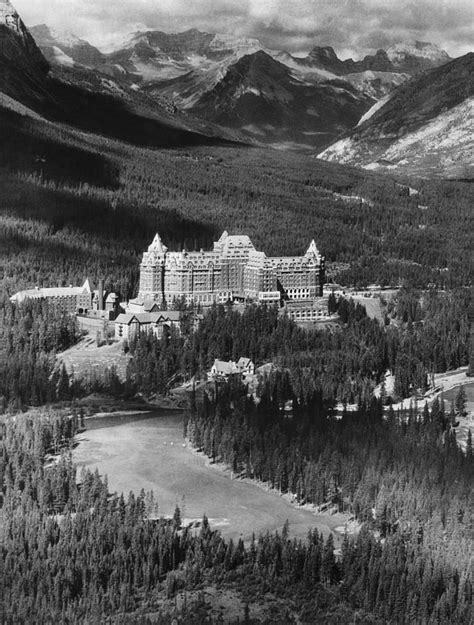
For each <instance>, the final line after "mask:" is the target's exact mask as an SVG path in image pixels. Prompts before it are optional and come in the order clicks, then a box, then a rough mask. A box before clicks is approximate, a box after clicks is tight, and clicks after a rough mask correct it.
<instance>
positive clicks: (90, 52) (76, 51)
mask: <svg viewBox="0 0 474 625" xmlns="http://www.w3.org/2000/svg"><path fill="white" fill-rule="evenodd" d="M30 33H31V35H32V37H33V38H34V40H35V41H36V43H37V45H38V46H39V48H40V49H41V51H42V53H43V55H44V56H45V58H46V59H47V60H48V61H49V62H50V63H52V64H58V65H63V64H66V65H69V63H68V62H67V61H66V62H65V59H70V60H72V61H73V63H78V64H79V65H85V66H86V67H96V66H99V65H101V64H102V63H103V62H104V58H105V57H104V55H103V54H102V52H100V51H99V50H98V49H97V48H95V47H94V46H92V45H91V44H90V43H89V42H87V41H85V40H84V39H79V38H78V37H76V36H75V35H73V34H71V33H66V32H59V31H56V30H53V29H51V28H49V27H48V26H46V24H41V25H38V26H33V27H32V28H30Z"/></svg>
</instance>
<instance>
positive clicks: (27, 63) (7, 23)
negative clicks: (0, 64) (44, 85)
mask: <svg viewBox="0 0 474 625" xmlns="http://www.w3.org/2000/svg"><path fill="white" fill-rule="evenodd" d="M2 27H3V28H2ZM0 28H2V31H0V39H1V41H0V43H1V48H0V49H1V53H2V57H3V59H4V62H8V63H10V64H12V63H13V64H15V62H16V64H17V65H18V67H21V69H22V70H23V71H31V70H32V71H33V72H37V71H39V72H40V73H41V74H46V73H47V72H48V71H49V65H48V63H47V61H46V59H45V58H44V56H43V55H42V54H41V52H40V50H39V49H38V47H37V46H36V43H35V41H34V39H33V37H32V36H31V35H30V33H29V31H28V29H27V28H26V26H25V25H24V23H23V21H22V19H21V18H20V16H19V15H18V13H17V11H16V9H15V7H14V6H13V5H12V3H11V2H10V0H0Z"/></svg>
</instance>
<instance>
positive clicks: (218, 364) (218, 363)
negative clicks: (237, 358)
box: [213, 359, 238, 375]
mask: <svg viewBox="0 0 474 625" xmlns="http://www.w3.org/2000/svg"><path fill="white" fill-rule="evenodd" d="M213 368H215V370H216V372H217V373H218V374H219V375H232V374H233V373H237V372H238V371H237V368H236V366H235V362H226V361H225V360H217V359H216V360H215V361H214V367H213Z"/></svg>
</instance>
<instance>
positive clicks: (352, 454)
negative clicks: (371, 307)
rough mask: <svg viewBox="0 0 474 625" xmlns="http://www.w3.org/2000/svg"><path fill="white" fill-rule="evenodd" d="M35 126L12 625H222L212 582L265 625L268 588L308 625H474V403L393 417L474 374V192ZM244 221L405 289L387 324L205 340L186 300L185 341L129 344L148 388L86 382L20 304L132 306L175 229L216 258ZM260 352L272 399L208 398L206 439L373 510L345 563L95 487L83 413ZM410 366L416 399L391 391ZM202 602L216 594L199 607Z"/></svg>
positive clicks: (3, 262)
mask: <svg viewBox="0 0 474 625" xmlns="http://www.w3.org/2000/svg"><path fill="white" fill-rule="evenodd" d="M18 123H20V122H18ZM10 127H11V126H10ZM15 133H17V134H18V133H19V134H18V137H20V139H19V140H18V141H16V139H15V136H17V135H15ZM13 134H14V136H10V137H9V141H8V145H9V146H10V147H11V150H9V149H7V143H6V142H2V144H1V145H0V185H1V188H2V194H1V196H0V271H1V276H2V277H1V291H0V412H2V413H6V414H4V415H3V416H2V417H0V419H1V421H0V434H1V456H0V485H1V500H0V505H1V509H0V536H1V540H0V553H1V558H2V571H3V573H4V574H3V575H2V577H1V580H0V584H2V587H1V594H2V597H3V598H4V601H3V602H2V604H1V609H2V610H3V612H2V613H1V620H2V622H5V623H8V624H12V625H14V624H15V625H16V624H17V623H31V622H38V623H48V622H55V621H56V622H61V623H95V622H98V623H99V622H111V623H112V622H114V623H144V624H145V623H146V624H148V623H151V622H154V623H163V624H168V623H172V622H173V619H174V618H175V617H177V618H179V619H180V621H179V622H180V623H188V624H190V625H191V624H193V623H195V624H198V623H206V622H208V623H211V622H212V619H211V617H210V616H208V610H207V606H206V600H205V598H204V594H202V593H203V590H204V589H205V588H209V587H210V588H214V589H216V590H222V589H231V590H232V591H233V592H236V593H237V594H238V596H239V597H240V598H241V603H242V614H241V615H240V616H239V617H238V619H237V618H236V620H235V622H236V623H237V622H241V623H256V622H258V620H257V617H256V616H255V617H254V616H253V615H254V614H255V610H256V605H257V604H258V602H259V601H260V599H261V597H271V598H272V599H274V600H275V610H276V611H277V612H278V614H277V616H278V618H280V622H285V623H291V622H303V623H308V624H309V623H325V624H326V623H347V622H355V623H371V624H379V623H380V625H381V624H382V623H387V622H392V623H409V622H410V623H417V622H419V623H433V624H434V623H439V624H446V625H447V624H448V623H449V624H451V623H459V624H460V625H463V624H464V623H465V624H466V625H467V624H468V623H470V622H472V618H473V615H472V571H471V569H470V562H469V554H470V551H469V547H470V544H472V543H471V541H472V531H473V527H472V519H473V510H472V478H473V454H472V440H471V439H470V438H469V439H468V444H467V449H466V453H464V452H462V451H461V450H460V448H459V446H458V445H457V444H456V438H455V433H454V430H453V428H452V425H453V423H454V422H455V421H456V419H457V417H458V413H459V411H460V410H461V409H462V403H463V400H462V397H461V398H459V399H458V401H457V402H456V403H453V405H451V406H445V405H444V402H443V401H442V400H441V401H437V402H434V404H433V405H432V407H431V408H430V409H428V408H425V410H424V411H423V412H422V414H416V412H415V411H414V410H410V411H408V412H405V413H404V414H397V413H396V412H394V411H393V410H390V409H389V411H388V413H387V415H388V418H386V419H384V418H383V410H384V408H385V407H386V406H384V404H386V405H390V403H391V402H392V401H395V400H397V399H398V398H400V397H404V396H407V395H409V394H411V393H423V392H424V391H425V390H426V388H427V385H428V383H429V381H430V376H431V375H432V374H433V373H435V372H439V371H445V370H448V369H455V368H457V367H460V366H462V365H466V364H467V362H468V353H467V350H468V337H469V321H468V317H467V310H468V306H469V290H468V287H469V285H470V280H471V275H472V274H471V271H472V262H471V261H472V259H471V249H470V247H471V234H470V233H471V232H472V226H473V224H472V219H473V218H472V210H471V205H472V191H471V188H470V186H469V185H468V184H467V183H463V182H459V181H438V182H434V181H428V180H417V181H408V180H402V179H396V178H391V177H381V176H379V175H376V174H374V173H372V172H364V171H358V170H355V169H351V168H349V167H343V166H337V165H333V164H330V163H322V162H319V161H317V160H316V159H312V158H308V157H305V156H300V155H295V154H291V155H289V154H286V153H285V152H278V151H272V150H262V149H260V148H250V147H235V146H234V147H231V146H228V147H205V146H202V147H192V146H189V147H186V146H182V147H179V148H176V149H174V150H167V151H164V150H151V149H146V148H136V147H132V146H130V145H127V144H126V143H122V142H119V141H114V140H112V139H109V138H105V137H98V136H93V135H88V134H86V133H79V132H78V131H74V130H72V129H71V128H68V127H66V126H60V125H56V126H54V125H49V124H46V123H44V124H43V123H40V122H38V121H37V120H31V119H26V118H25V119H24V120H22V121H21V124H20V126H19V127H17V128H16V130H15V131H14V133H13ZM58 146H59V147H61V149H58ZM414 187H416V188H414ZM224 229H226V230H229V231H230V232H233V233H239V232H242V233H246V234H248V235H249V236H250V237H251V239H252V241H253V243H254V244H255V246H256V247H257V248H258V249H262V250H263V251H265V252H266V253H267V254H300V253H302V252H304V250H305V249H306V247H307V245H308V243H309V241H310V240H311V239H312V238H314V239H315V240H316V242H317V244H318V247H319V248H320V250H321V252H322V253H323V254H324V255H325V256H326V259H327V266H328V277H329V279H330V280H334V281H335V282H339V283H341V284H342V285H344V286H355V287H365V286H367V285H369V284H371V283H376V284H379V285H381V286H385V285H390V286H395V287H400V291H399V294H398V296H397V298H396V299H395V300H394V301H393V302H387V307H386V312H385V319H384V323H383V324H380V323H379V322H378V321H376V320H373V319H370V318H369V317H368V316H367V314H366V312H365V310H364V309H363V308H362V307H361V306H358V305H357V304H355V303H354V302H352V301H348V300H346V299H338V298H336V297H331V298H330V302H329V305H330V309H331V311H333V312H337V313H338V315H339V318H340V322H339V324H338V325H337V328H335V329H334V331H332V332H327V331H320V330H304V329H302V328H299V327H298V326H296V325H295V324H294V323H293V322H292V321H290V320H289V319H288V318H287V317H285V316H284V315H283V316H282V315H280V314H279V312H278V310H277V309H276V308H266V307H259V308H257V307H249V308H248V309H247V310H246V311H245V312H244V313H239V312H237V311H236V310H235V309H234V308H233V307H232V306H215V307H213V308H211V309H210V310H209V311H208V312H207V314H206V315H205V316H204V318H203V320H202V321H201V323H200V324H199V327H198V329H197V331H196V332H192V331H191V329H190V328H191V323H190V319H189V314H192V312H193V311H189V310H187V309H186V307H184V306H183V307H182V308H183V311H182V331H181V333H178V332H173V331H172V332H171V333H170V334H169V335H165V336H164V337H163V338H162V339H160V340H157V339H155V338H154V337H152V336H147V335H145V334H144V335H141V336H139V337H138V338H137V340H135V341H132V342H131V343H130V344H129V345H126V346H125V349H127V350H129V353H130V356H131V359H130V364H129V368H128V371H127V376H126V379H125V381H121V380H119V379H118V377H117V375H116V374H115V372H114V370H113V368H112V369H111V370H109V371H107V372H106V373H105V376H104V379H103V380H94V381H83V380H76V379H74V377H72V378H70V377H69V376H68V374H67V373H66V370H65V368H64V367H60V366H58V365H57V358H56V357H57V354H58V353H60V352H61V351H63V350H64V349H67V348H68V347H70V346H71V345H74V344H75V343H76V342H77V341H78V340H79V338H80V335H79V333H78V330H77V327H76V324H75V322H74V320H73V319H72V318H71V317H68V316H67V315H64V314H62V313H61V312H60V311H55V310H52V309H50V308H49V307H48V306H46V305H45V304H44V303H41V302H26V303H24V304H22V305H20V306H13V305H12V304H11V303H10V300H9V297H10V296H11V295H12V294H13V293H14V292H16V291H18V290H20V289H23V288H32V287H34V286H35V285H38V286H56V285H65V284H81V283H83V281H84V279H85V278H86V277H90V278H92V280H93V281H94V282H95V283H97V281H98V279H99V278H102V277H103V278H105V280H106V285H105V286H106V288H107V289H108V290H114V291H116V292H118V293H119V294H120V295H121V298H122V299H127V298H130V297H133V296H135V295H136V289H137V279H138V266H139V262H140V257H141V254H142V252H143V251H144V249H146V246H147V245H148V244H149V243H150V242H151V240H152V238H153V236H154V234H155V232H157V231H158V232H160V234H161V236H162V238H163V240H164V241H165V243H166V244H167V245H168V246H169V247H170V248H171V249H182V248H183V247H186V248H188V249H195V248H197V249H199V248H200V247H203V248H206V247H210V246H211V244H212V241H213V240H216V238H217V237H218V236H219V235H220V234H221V232H222V231H223V230H224ZM240 356H248V357H250V358H252V359H253V360H254V361H255V362H256V363H257V365H259V364H263V363H266V362H273V363H274V365H275V366H274V370H273V372H272V373H271V374H270V375H269V376H268V377H267V378H263V379H262V380H261V382H260V384H259V387H258V389H257V392H256V397H247V394H246V392H245V390H244V389H243V388H242V387H241V386H240V385H239V384H232V383H231V384H230V385H229V386H225V385H224V386H222V385H217V386H216V388H215V389H214V391H213V392H212V393H209V394H208V395H207V394H205V395H203V396H196V397H191V403H190V410H189V414H188V415H187V417H186V433H187V436H188V439H189V440H190V441H191V442H192V443H193V444H194V445H195V446H196V447H198V448H200V449H201V450H202V451H204V452H205V453H206V454H207V455H208V456H209V457H210V458H211V460H212V461H215V462H223V463H226V464H227V465H229V466H230V467H231V468H232V470H233V471H234V472H235V473H236V474H239V475H242V476H243V475H246V476H249V477H251V478H255V479H261V480H263V481H266V482H269V483H270V484H272V485H273V486H274V487H275V488H278V489H279V490H280V491H282V492H288V493H291V494H292V495H294V496H295V497H296V499H297V500H299V501H300V502H301V503H304V502H308V503H310V502H311V503H314V504H317V505H319V504H322V503H326V502H330V503H331V504H332V505H334V506H337V507H338V508H340V509H343V510H345V511H347V512H350V513H351V514H353V515H354V516H355V517H356V518H357V519H358V520H360V521H361V522H363V524H364V525H363V528H362V530H361V532H360V533H359V535H358V536H357V537H355V538H349V537H346V539H345V541H344V545H343V549H342V551H341V553H340V554H335V553H334V544H333V542H332V538H331V537H329V538H327V539H325V538H323V537H322V536H320V535H318V534H317V532H312V533H310V535H309V536H308V538H307V540H306V541H294V540H292V539H291V538H290V537H289V535H288V528H286V527H283V528H282V530H281V532H280V533H279V534H277V535H274V536H270V535H266V536H256V537H255V539H254V540H253V541H252V542H251V544H249V545H246V544H243V543H242V542H238V543H234V542H232V541H229V542H226V541H225V540H223V538H222V537H221V536H220V535H219V533H218V532H216V531H214V530H213V529H212V527H210V526H209V523H208V521H207V520H206V519H203V522H202V524H201V527H200V529H199V530H198V531H191V530H190V529H189V528H187V527H183V525H182V521H181V514H180V511H179V510H178V509H177V510H176V513H175V516H174V518H173V519H160V518H159V514H158V515H157V512H156V510H157V506H158V513H159V502H155V501H154V499H153V496H152V494H150V493H143V492H141V493H135V494H134V493H130V494H128V495H127V494H124V495H122V496H119V497H114V496H110V494H109V492H108V487H107V480H106V478H101V477H100V476H99V475H98V474H97V473H90V472H87V471H85V472H84V473H83V474H82V475H80V476H78V475H76V470H75V467H74V465H73V462H72V453H71V452H72V448H73V446H74V435H75V433H76V432H77V431H78V429H80V428H81V427H82V424H81V415H80V413H78V410H77V408H76V404H75V400H76V399H77V398H79V397H82V396H84V395H86V394H88V393H90V392H93V391H96V390H97V391H103V392H107V393H110V394H112V395H114V396H116V397H121V398H127V397H132V396H134V395H135V394H136V393H142V394H144V395H145V396H148V395H150V394H152V393H164V394H166V393H167V392H168V391H169V381H170V379H172V378H173V377H174V376H175V375H176V374H177V373H181V374H182V376H183V377H184V378H185V379H189V378H191V376H193V375H196V376H198V377H199V376H200V375H201V374H202V373H203V372H205V371H206V370H207V369H208V368H209V367H210V365H211V364H212V362H213V360H214V359H215V358H221V359H230V358H232V359H237V358H238V357H240ZM387 371H391V372H392V373H393V374H394V376H395V388H394V392H393V397H389V396H388V395H387V393H386V392H383V393H382V394H381V397H380V399H379V400H375V399H373V391H374V388H375V386H376V385H377V384H379V383H381V381H382V379H383V376H384V374H385V373H386V372H387ZM288 400H291V402H292V407H293V412H292V414H291V418H290V417H289V416H288V415H287V414H286V416H285V411H283V410H282V407H283V406H284V405H285V404H286V402H287V401H288ZM338 402H340V403H341V404H342V405H343V410H342V418H341V419H336V417H335V410H334V408H335V405H336V403H338ZM58 403H59V405H62V406H63V408H62V409H60V408H59V407H58V405H56V408H55V409H53V408H48V407H45V406H48V405H52V404H58ZM347 404H355V406H356V410H355V411H354V412H352V413H351V414H348V412H346V410H345V408H344V406H345V405H347ZM41 406H42V407H41ZM35 407H36V408H35ZM183 592H185V593H197V594H195V595H193V596H194V597H195V600H193V603H192V602H191V599H190V603H189V604H186V603H185V604H184V605H178V601H177V596H178V595H179V593H183ZM189 596H190V597H191V596H192V595H191V594H190V595H189ZM297 619H299V621H298V620H297ZM216 622H219V621H218V620H216ZM277 622H278V621H277Z"/></svg>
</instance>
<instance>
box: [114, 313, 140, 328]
mask: <svg viewBox="0 0 474 625" xmlns="http://www.w3.org/2000/svg"><path fill="white" fill-rule="evenodd" d="M133 322H135V323H138V319H137V317H136V315H134V314H133V313H122V314H120V315H119V316H118V317H117V319H116V320H115V323H122V324H124V325H127V326H129V325H130V324H131V323H133Z"/></svg>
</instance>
